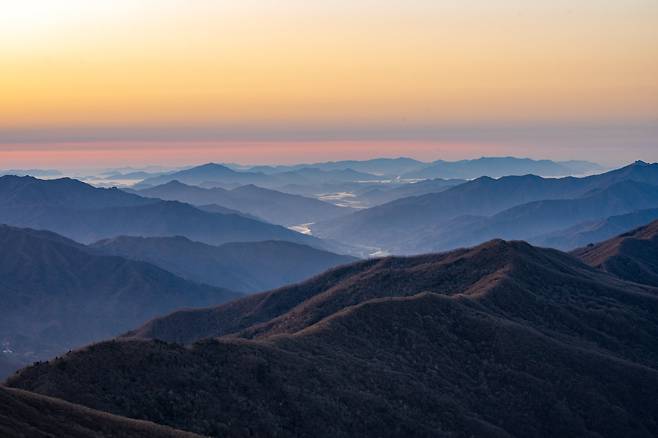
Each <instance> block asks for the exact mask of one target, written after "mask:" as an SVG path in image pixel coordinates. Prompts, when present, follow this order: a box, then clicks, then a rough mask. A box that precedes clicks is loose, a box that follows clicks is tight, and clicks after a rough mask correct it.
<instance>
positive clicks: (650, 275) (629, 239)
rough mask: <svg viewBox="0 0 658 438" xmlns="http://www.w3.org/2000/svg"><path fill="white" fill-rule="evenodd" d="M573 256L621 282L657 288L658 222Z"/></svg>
mask: <svg viewBox="0 0 658 438" xmlns="http://www.w3.org/2000/svg"><path fill="white" fill-rule="evenodd" d="M573 254H574V255H575V256H576V257H578V258H580V259H581V260H583V261H584V262H585V263H587V264H589V265H591V266H594V267H596V268H599V269H602V270H604V271H606V272H609V273H611V274H613V275H616V276H617V277H619V278H622V279H624V280H628V281H634V282H637V283H642V284H647V285H650V286H656V287H658V221H654V222H651V223H650V224H648V225H646V226H643V227H640V228H637V229H635V230H633V231H630V232H628V233H625V234H622V235H620V236H617V237H615V238H613V239H610V240H607V241H605V242H601V243H599V244H596V245H590V246H587V247H584V248H580V249H577V250H575V251H574V252H573Z"/></svg>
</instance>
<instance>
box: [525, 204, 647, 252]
mask: <svg viewBox="0 0 658 438" xmlns="http://www.w3.org/2000/svg"><path fill="white" fill-rule="evenodd" d="M656 219H658V208H648V209H643V210H637V211H634V212H631V213H626V214H620V215H615V216H610V217H608V218H605V219H602V220H595V221H586V222H582V223H579V224H576V225H574V226H572V227H568V228H566V229H563V230H558V231H554V232H552V233H547V234H544V235H541V236H537V237H536V238H534V239H533V242H534V243H535V244H537V245H539V246H548V247H551V248H558V249H561V250H573V249H575V248H580V247H581V246H585V245H589V244H591V243H596V242H602V241H604V240H607V239H610V238H612V237H615V236H617V235H619V234H622V233H626V232H628V231H630V230H633V229H635V228H637V227H640V226H642V225H644V224H647V223H648V222H651V221H654V220H656Z"/></svg>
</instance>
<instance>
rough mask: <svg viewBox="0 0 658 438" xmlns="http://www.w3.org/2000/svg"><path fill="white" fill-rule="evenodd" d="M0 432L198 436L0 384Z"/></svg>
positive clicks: (40, 436) (100, 437) (78, 437)
mask: <svg viewBox="0 0 658 438" xmlns="http://www.w3.org/2000/svg"><path fill="white" fill-rule="evenodd" d="M0 435H1V436H3V437H7V438H9V437H30V438H47V437H67V438H86V437H88V438H92V437H93V438H104V437H108V438H110V437H119V436H120V437H125V438H150V437H153V438H156V437H157V438H194V437H198V435H195V434H192V433H189V432H182V431H177V430H174V429H171V428H169V427H166V426H159V425H156V424H153V423H150V422H146V421H137V420H131V419H128V418H123V417H117V416H115V415H110V414H107V413H105V412H100V411H94V410H92V409H89V408H85V407H83V406H78V405H74V404H71V403H68V402H65V401H63V400H57V399H54V398H50V397H44V396H42V395H38V394H33V393H30V392H27V391H21V390H19V389H11V388H5V387H1V386H0Z"/></svg>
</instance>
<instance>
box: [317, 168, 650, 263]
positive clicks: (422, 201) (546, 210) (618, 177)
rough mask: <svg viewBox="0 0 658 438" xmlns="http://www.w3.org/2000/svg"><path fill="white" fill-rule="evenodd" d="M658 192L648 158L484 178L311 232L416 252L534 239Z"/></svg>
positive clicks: (638, 204)
mask: <svg viewBox="0 0 658 438" xmlns="http://www.w3.org/2000/svg"><path fill="white" fill-rule="evenodd" d="M656 195H658V164H647V163H643V162H637V163H633V164H631V165H629V166H626V167H623V168H621V169H617V170H614V171H610V172H607V173H603V174H599V175H593V176H589V177H584V178H573V177H567V178H542V177H539V176H536V175H525V176H507V177H502V178H499V179H493V178H489V177H481V178H478V179H476V180H473V181H470V182H467V183H464V184H460V185H457V186H455V187H452V188H449V189H447V190H444V191H442V192H439V193H430V194H426V195H422V196H414V197H406V198H402V199H398V200H396V201H392V202H389V203H386V204H383V205H379V206H376V207H372V208H368V209H365V210H361V211H358V212H355V213H352V214H350V215H347V216H344V217H340V218H337V219H333V220H328V221H324V222H319V223H316V224H313V225H312V227H311V229H312V232H313V234H314V235H316V236H318V237H321V238H329V239H341V238H342V239H344V240H346V241H350V242H351V243H353V244H360V245H363V246H366V247H371V248H372V247H374V248H383V249H385V250H387V251H389V252H394V253H400V254H405V253H406V254H409V253H418V252H424V251H436V250H445V249H450V248H455V247H459V246H466V245H471V244H474V243H477V242H482V241H484V240H487V239H489V238H491V237H507V238H515V239H533V238H535V237H540V236H541V235H542V234H546V233H550V232H555V231H557V230H558V229H559V228H563V229H565V230H566V229H568V228H570V227H573V226H575V225H577V224H579V223H582V222H585V221H586V222H591V221H593V220H603V219H605V218H606V217H608V216H612V215H620V214H626V213H631V212H633V211H636V210H641V209H647V208H652V207H658V202H655V199H654V198H655V196H656ZM576 212H578V214H575V213H576ZM545 215H548V216H545Z"/></svg>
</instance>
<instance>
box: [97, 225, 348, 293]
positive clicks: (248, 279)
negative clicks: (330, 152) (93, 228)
mask: <svg viewBox="0 0 658 438" xmlns="http://www.w3.org/2000/svg"><path fill="white" fill-rule="evenodd" d="M90 247H91V248H93V249H94V250H96V251H98V252H99V253H101V254H105V255H116V256H121V257H125V258H128V259H132V260H142V261H146V262H149V263H152V264H154V265H156V266H159V267H161V268H162V269H165V270H167V271H169V272H172V273H174V274H176V275H179V276H181V277H183V278H186V279H188V280H193V281H196V282H200V283H205V284H209V285H212V286H217V287H222V288H226V289H230V290H233V291H238V292H256V291H262V290H267V289H274V288H277V287H280V286H283V285H286V284H289V283H295V282H298V281H301V280H303V279H306V278H308V277H311V276H313V275H315V274H319V273H320V272H323V271H325V270H327V269H329V268H331V267H334V266H337V265H342V264H346V263H351V262H353V261H355V260H356V259H355V258H354V257H349V256H343V255H338V254H334V253H331V252H327V251H322V250H319V249H315V248H311V247H309V246H306V245H299V244H296V243H292V242H285V241H265V242H233V243H225V244H223V245H221V246H212V245H206V244H204V243H200V242H193V241H191V240H189V239H187V238H185V237H180V236H178V237H128V236H121V237H115V238H112V239H106V240H102V241H99V242H96V243H94V244H92V245H90Z"/></svg>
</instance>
